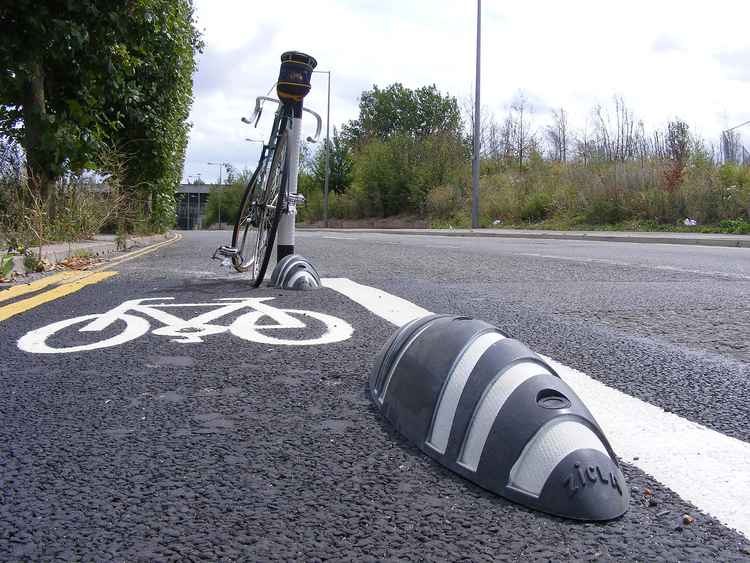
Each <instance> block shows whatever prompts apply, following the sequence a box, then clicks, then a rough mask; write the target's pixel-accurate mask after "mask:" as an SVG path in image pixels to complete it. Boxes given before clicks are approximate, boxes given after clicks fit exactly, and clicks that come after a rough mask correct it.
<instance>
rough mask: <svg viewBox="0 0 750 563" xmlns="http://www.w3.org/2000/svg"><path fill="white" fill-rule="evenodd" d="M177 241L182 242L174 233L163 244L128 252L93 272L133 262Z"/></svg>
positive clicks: (179, 235)
mask: <svg viewBox="0 0 750 563" xmlns="http://www.w3.org/2000/svg"><path fill="white" fill-rule="evenodd" d="M178 240H182V235H181V234H180V233H176V235H175V236H174V237H172V238H171V239H168V240H165V241H163V242H158V243H155V244H152V245H151V246H147V247H145V248H141V249H140V250H134V251H133V252H130V253H128V254H125V255H124V256H121V257H120V258H118V259H116V260H114V261H112V262H108V263H106V264H102V265H101V266H99V267H97V268H93V271H99V270H102V269H104V268H112V267H113V266H119V265H120V264H122V263H123V262H129V261H130V260H134V259H135V258H140V257H141V256H145V255H146V254H150V253H151V252H155V251H157V250H159V249H160V248H161V247H163V246H167V245H170V244H173V243H175V242H177V241H178Z"/></svg>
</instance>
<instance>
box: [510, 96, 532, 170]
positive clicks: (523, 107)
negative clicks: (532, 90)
mask: <svg viewBox="0 0 750 563" xmlns="http://www.w3.org/2000/svg"><path fill="white" fill-rule="evenodd" d="M510 109H511V113H510V116H509V121H507V120H506V125H510V132H511V139H512V144H513V148H514V152H515V158H516V159H517V160H518V168H519V169H522V168H523V163H524V161H526V160H528V157H529V154H530V153H531V151H532V149H535V148H536V147H537V145H538V143H537V140H536V136H535V134H534V132H533V130H532V128H531V123H530V122H529V120H528V117H529V115H530V114H532V113H533V111H534V108H533V107H532V106H531V105H530V104H529V102H528V100H527V99H526V95H525V94H524V93H523V92H519V93H518V94H517V95H516V98H515V99H514V101H513V103H512V104H511V106H510Z"/></svg>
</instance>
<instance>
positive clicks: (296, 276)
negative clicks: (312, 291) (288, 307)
mask: <svg viewBox="0 0 750 563" xmlns="http://www.w3.org/2000/svg"><path fill="white" fill-rule="evenodd" d="M305 274H307V271H306V270H302V269H300V270H299V271H298V272H295V273H294V275H293V276H292V277H291V279H290V280H289V281H286V282H283V285H285V286H288V287H294V282H296V281H297V280H298V279H299V278H301V277H302V276H304V275H305ZM308 275H309V274H308ZM310 277H312V276H310Z"/></svg>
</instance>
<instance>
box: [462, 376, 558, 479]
mask: <svg viewBox="0 0 750 563" xmlns="http://www.w3.org/2000/svg"><path fill="white" fill-rule="evenodd" d="M549 373H550V372H549V370H547V369H546V368H545V367H544V366H543V365H541V364H538V363H537V362H530V361H522V362H519V363H517V364H513V365H511V366H510V367H508V368H506V369H504V370H503V371H501V372H500V373H498V374H497V375H496V376H495V379H494V380H493V381H492V383H490V384H489V385H488V386H487V389H485V391H484V395H482V398H481V399H479V402H478V403H477V407H476V409H475V410H474V416H473V417H472V419H471V422H470V423H469V429H468V430H467V431H466V436H465V437H464V443H463V445H462V446H461V455H459V457H458V463H459V464H460V465H463V466H464V467H465V468H466V469H469V470H471V471H476V470H477V467H478V466H479V460H480V459H481V457H482V451H483V450H484V444H485V442H486V441H487V437H488V436H489V435H490V430H492V425H493V424H494V422H495V419H496V418H497V415H498V413H499V412H500V409H501V408H503V405H504V404H505V401H507V400H508V397H510V394H511V393H513V391H515V390H516V389H517V388H518V387H519V386H520V385H522V384H523V383H524V382H525V381H526V380H528V379H531V378H532V377H534V376H536V375H544V374H549Z"/></svg>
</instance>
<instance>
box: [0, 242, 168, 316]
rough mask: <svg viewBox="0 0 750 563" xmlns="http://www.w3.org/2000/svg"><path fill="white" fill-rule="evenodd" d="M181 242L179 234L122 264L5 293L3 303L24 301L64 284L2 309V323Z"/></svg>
mask: <svg viewBox="0 0 750 563" xmlns="http://www.w3.org/2000/svg"><path fill="white" fill-rule="evenodd" d="M181 238H182V235H181V234H179V233H178V234H177V235H176V236H174V237H172V238H171V239H168V240H165V241H163V242H159V243H156V244H152V245H151V246H147V247H146V248H142V249H140V250H135V251H133V252H131V253H129V254H126V255H125V256H123V257H120V258H119V259H118V260H115V261H113V262H109V263H107V264H102V265H101V266H98V267H96V268H92V269H91V270H87V271H82V270H81V271H73V272H60V273H59V274H54V275H51V276H47V277H45V278H42V279H40V280H37V281H35V282H32V283H29V284H22V285H17V286H14V287H11V288H10V289H7V290H5V291H0V302H2V301H7V300H9V299H14V298H16V297H20V296H21V295H26V294H27V293H33V292H35V291H39V290H40V289H44V288H45V287H48V286H50V285H53V284H57V283H62V284H63V285H60V286H58V287H55V288H53V289H50V290H48V291H45V292H43V293H40V294H38V295H34V296H33V297H29V298H27V299H22V300H21V301H16V302H15V303H11V304H10V305H5V306H4V307H0V321H4V320H7V319H9V318H11V317H13V316H15V315H18V314H19V313H23V312H24V311H28V310H29V309H33V308H34V307H38V306H39V305H42V304H44V303H47V302H49V301H53V300H55V299H59V298H60V297H65V296H66V295H70V294H71V293H75V292H76V291H79V290H80V289H82V288H84V287H86V286H87V285H92V284H95V283H99V282H100V281H102V280H106V279H107V278H110V277H112V276H116V275H117V272H108V271H107V272H105V271H102V270H103V269H104V268H112V267H113V266H117V265H119V264H122V263H123V262H127V261H128V260H133V259H134V258H139V257H141V256H144V255H146V254H149V253H151V252H155V251H156V250H159V249H160V248H161V247H163V246H166V245H168V244H172V243H175V242H177V241H178V240H180V239H181Z"/></svg>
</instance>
